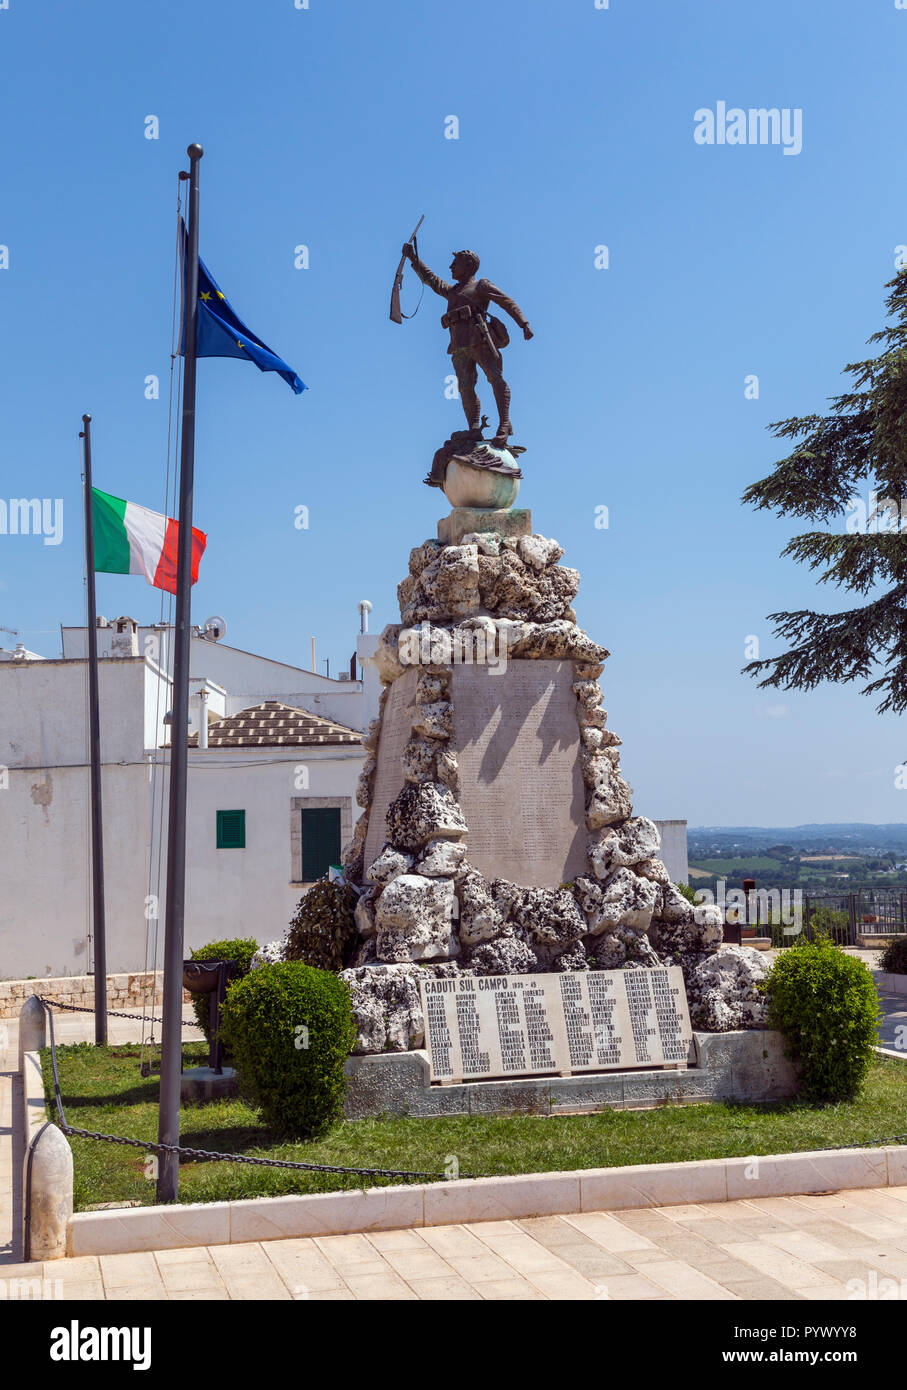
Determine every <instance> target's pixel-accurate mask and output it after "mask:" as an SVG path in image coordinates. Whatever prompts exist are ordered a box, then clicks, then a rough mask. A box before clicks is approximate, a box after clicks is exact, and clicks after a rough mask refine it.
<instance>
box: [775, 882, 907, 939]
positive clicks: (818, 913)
mask: <svg viewBox="0 0 907 1390" xmlns="http://www.w3.org/2000/svg"><path fill="white" fill-rule="evenodd" d="M765 925H766V926H767V927H768V929H769V930H770V933H771V938H772V945H773V946H792V945H793V944H794V942H795V941H797V940H798V938H800V937H806V939H807V940H808V941H814V940H815V939H816V937H817V936H828V937H830V938H831V940H832V941H834V942H835V943H836V944H837V945H838V946H856V945H858V944H859V938H860V937H861V936H878V937H886V936H891V935H897V934H899V933H907V892H905V891H904V890H903V889H901V888H865V889H861V890H860V892H858V893H804V894H803V907H802V914H801V931H800V932H797V933H791V932H790V926H789V924H787V927H788V930H787V931H785V924H783V923H778V922H775V921H773V920H772V921H769V922H768V923H767V924H765Z"/></svg>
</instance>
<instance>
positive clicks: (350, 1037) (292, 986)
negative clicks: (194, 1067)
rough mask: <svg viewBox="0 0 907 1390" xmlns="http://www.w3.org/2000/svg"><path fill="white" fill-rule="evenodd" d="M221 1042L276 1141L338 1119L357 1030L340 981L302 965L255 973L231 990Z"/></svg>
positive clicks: (305, 1135) (307, 1134) (306, 1135)
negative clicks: (222, 1041)
mask: <svg viewBox="0 0 907 1390" xmlns="http://www.w3.org/2000/svg"><path fill="white" fill-rule="evenodd" d="M221 1035H222V1037H223V1039H224V1042H225V1043H226V1045H227V1046H228V1047H229V1049H230V1054H231V1057H232V1059H233V1065H234V1066H235V1067H236V1069H237V1072H238V1073H239V1085H240V1090H241V1091H242V1092H243V1094H244V1095H245V1096H247V1097H248V1098H249V1099H250V1100H251V1101H252V1103H253V1104H254V1105H256V1106H257V1107H258V1109H259V1110H260V1112H261V1116H262V1119H263V1120H264V1122H265V1124H266V1125H267V1126H268V1128H269V1129H271V1130H272V1131H273V1132H274V1134H276V1135H278V1136H285V1137H291V1138H294V1139H310V1138H313V1137H314V1136H316V1135H318V1134H321V1133H322V1132H323V1131H324V1130H326V1129H327V1128H328V1127H329V1126H330V1125H331V1124H333V1123H334V1121H335V1120H338V1119H339V1118H340V1113H341V1109H342V1106H343V1096H344V1092H345V1090H346V1077H345V1075H344V1071H343V1064H344V1062H345V1061H346V1058H347V1057H348V1055H349V1053H350V1049H351V1048H352V1046H353V1043H354V1041H355V1038H356V1025H355V1022H354V1019H353V1009H352V1004H351V1002H350V992H349V989H348V987H347V985H346V983H345V981H343V980H341V979H340V977H339V976H338V975H335V974H332V973H331V972H330V971H327V970H313V969H311V967H310V966H308V965H304V964H303V963H302V961H278V962H277V963H275V964H274V965H262V966H260V967H259V968H258V969H257V970H253V971H252V973H251V974H250V975H247V976H246V977H245V979H242V980H237V981H236V983H235V984H234V985H231V987H230V991H229V993H228V995H227V999H226V1003H225V1004H224V1011H223V1014H222V1025H221Z"/></svg>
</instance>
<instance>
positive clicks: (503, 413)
mask: <svg viewBox="0 0 907 1390" xmlns="http://www.w3.org/2000/svg"><path fill="white" fill-rule="evenodd" d="M492 386H493V388H494V403H495V405H496V406H497V408H498V432H497V434H496V435H495V437H494V439H493V440H492V441H491V442H492V444H494V446H495V447H496V448H497V449H506V448H507V440H508V439H509V437H510V436H511V435H512V434H513V426H512V425H511V423H510V387H509V386H508V385H507V382H506V381H505V380H504V378H503V377H502V376H499V377H497V378H496V379H494V380H493V381H492Z"/></svg>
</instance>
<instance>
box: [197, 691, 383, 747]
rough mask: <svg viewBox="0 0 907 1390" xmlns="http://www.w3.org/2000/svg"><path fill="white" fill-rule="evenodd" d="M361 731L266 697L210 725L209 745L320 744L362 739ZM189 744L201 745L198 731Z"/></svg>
mask: <svg viewBox="0 0 907 1390" xmlns="http://www.w3.org/2000/svg"><path fill="white" fill-rule="evenodd" d="M361 742H362V735H361V734H359V733H357V732H356V730H355V729H348V728H347V727H346V725H345V724H335V723H334V721H333V720H332V719H325V718H324V717H323V716H322V715H320V714H310V713H309V711H308V710H307V709H295V708H294V707H293V706H292V705H284V704H282V703H281V702H280V700H266V701H265V702H264V704H261V705H253V706H252V707H251V708H250V709H243V710H240V711H239V713H238V714H231V715H229V716H228V717H227V718H226V719H218V720H217V721H216V722H214V723H210V724H209V725H208V747H209V748H263V747H274V746H275V745H280V744H290V745H297V746H298V745H301V744H305V745H309V746H311V745H313V744H315V745H317V744H330V743H333V744H344V743H353V744H355V743H361ZM189 746H190V747H191V748H197V747H198V734H190V736H189Z"/></svg>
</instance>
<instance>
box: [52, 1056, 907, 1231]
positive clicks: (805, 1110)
mask: <svg viewBox="0 0 907 1390" xmlns="http://www.w3.org/2000/svg"><path fill="white" fill-rule="evenodd" d="M42 1057H43V1061H44V1081H45V1088H46V1094H47V1098H48V1102H49V1103H50V1104H51V1105H52V1096H53V1088H52V1082H51V1071H50V1053H49V1051H47V1050H45V1051H44V1052H43V1053H42ZM183 1057H184V1062H185V1064H186V1065H187V1066H192V1065H199V1064H203V1063H205V1062H206V1060H207V1048H206V1046H205V1045H204V1044H203V1043H192V1044H188V1045H186V1046H185V1047H184V1048H183ZM57 1059H58V1064H59V1071H60V1089H61V1091H62V1093H63V1103H64V1107H65V1110H66V1118H67V1120H68V1122H69V1123H70V1124H71V1125H75V1126H76V1127H77V1128H79V1129H91V1130H98V1131H100V1132H102V1133H105V1134H117V1135H123V1136H126V1137H128V1138H133V1139H144V1140H151V1141H153V1140H155V1139H156V1138H157V1095H158V1080H157V1077H156V1076H152V1077H149V1078H147V1079H145V1078H143V1077H142V1076H141V1075H140V1074H139V1051H138V1048H137V1047H134V1046H132V1047H130V1046H126V1047H103V1048H96V1047H94V1046H92V1045H91V1044H89V1043H80V1044H78V1045H77V1046H68V1047H58V1049H57ZM905 1080H907V1073H905V1070H904V1064H903V1063H902V1062H899V1061H895V1060H893V1059H891V1060H889V1059H887V1058H877V1059H876V1060H875V1061H874V1062H873V1065H872V1069H871V1071H870V1073H869V1077H868V1080H867V1083H866V1086H865V1089H864V1091H863V1094H862V1096H861V1097H860V1099H859V1100H857V1101H854V1102H852V1103H850V1104H840V1105H828V1106H814V1105H802V1104H799V1103H787V1104H783V1105H692V1106H684V1107H680V1106H677V1107H671V1106H660V1107H658V1108H656V1109H654V1110H636V1111H628V1110H605V1111H603V1112H601V1113H600V1114H596V1115H559V1116H551V1117H543V1116H533V1115H508V1116H471V1117H466V1116H461V1117H455V1118H445V1119H434V1120H418V1119H401V1118H398V1117H393V1116H388V1117H387V1118H383V1119H374V1120H358V1121H355V1122H346V1121H344V1122H342V1123H340V1124H337V1125H335V1126H334V1128H333V1129H332V1130H331V1131H330V1132H329V1133H328V1134H327V1135H325V1136H324V1137H323V1138H321V1139H319V1140H317V1141H315V1142H311V1143H278V1142H276V1141H275V1140H273V1139H272V1138H271V1136H270V1135H269V1133H268V1131H267V1130H266V1129H265V1128H264V1126H263V1125H262V1124H261V1123H260V1121H259V1119H258V1116H257V1113H256V1112H255V1111H254V1110H252V1109H251V1108H250V1107H249V1106H248V1105H246V1104H245V1103H244V1102H243V1101H241V1100H229V1101H216V1102H212V1103H211V1104H208V1105H184V1106H183V1110H182V1135H181V1142H182V1143H183V1144H185V1145H188V1146H192V1147H195V1148H203V1149H214V1150H218V1151H221V1152H228V1153H244V1154H255V1155H258V1156H260V1157H266V1158H289V1159H293V1160H295V1161H296V1162H302V1163H328V1164H337V1165H341V1166H346V1167H356V1168H359V1167H369V1168H394V1169H406V1170H418V1171H420V1172H427V1173H436V1174H437V1175H438V1176H439V1178H442V1177H443V1176H444V1169H445V1165H446V1164H449V1161H450V1158H451V1156H454V1157H455V1158H456V1160H457V1162H458V1164H459V1172H460V1173H461V1174H463V1175H464V1176H465V1175H471V1176H475V1177H483V1176H491V1175H497V1174H504V1173H540V1172H550V1171H556V1170H558V1169H574V1168H609V1167H619V1166H622V1165H624V1164H628V1163H660V1162H681V1161H683V1160H687V1159H696V1158H728V1157H750V1156H752V1155H755V1154H770V1153H793V1152H796V1151H798V1150H804V1149H818V1148H822V1147H824V1146H826V1145H848V1144H859V1143H864V1142H874V1141H884V1140H887V1139H890V1138H892V1137H893V1136H895V1135H898V1134H903V1133H905V1132H907V1104H905V1096H907V1093H905V1084H904V1083H905ZM49 1113H50V1114H53V1113H54V1112H53V1109H52V1108H51V1110H49ZM70 1143H71V1144H72V1149H73V1158H74V1163H75V1207H76V1210H77V1211H84V1210H86V1208H88V1207H90V1206H93V1205H97V1204H98V1203H102V1202H139V1203H141V1204H142V1205H151V1204H153V1203H154V1200H155V1196H154V1183H153V1181H150V1180H149V1178H147V1177H146V1176H145V1155H144V1154H143V1152H142V1151H141V1150H140V1149H131V1148H126V1147H120V1146H117V1145H113V1144H106V1143H101V1142H99V1141H97V1140H92V1139H78V1138H72V1139H70ZM399 1181H400V1179H370V1178H356V1177H353V1176H348V1175H344V1174H340V1173H294V1172H291V1171H290V1170H287V1169H268V1168H253V1167H247V1166H245V1165H239V1164H232V1163H210V1162H209V1163H205V1162H194V1161H187V1162H185V1163H184V1164H182V1165H181V1168H180V1201H182V1202H204V1201H226V1200H233V1199H236V1198H240V1197H258V1196H277V1195H279V1194H282V1193H286V1192H330V1191H336V1190H338V1189H340V1188H356V1187H367V1186H376V1185H379V1184H381V1183H382V1182H385V1183H386V1182H391V1183H394V1182H399Z"/></svg>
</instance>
